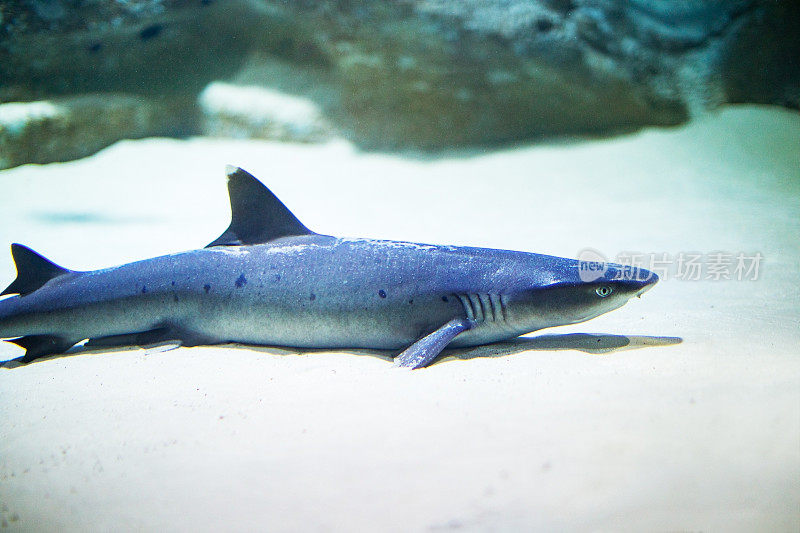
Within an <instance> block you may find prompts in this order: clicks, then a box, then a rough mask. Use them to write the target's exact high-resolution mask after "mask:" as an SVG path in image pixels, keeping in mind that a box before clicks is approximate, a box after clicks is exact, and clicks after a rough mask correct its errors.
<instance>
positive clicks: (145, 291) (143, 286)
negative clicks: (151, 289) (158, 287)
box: [142, 285, 147, 294]
mask: <svg viewBox="0 0 800 533" xmlns="http://www.w3.org/2000/svg"><path fill="white" fill-rule="evenodd" d="M146 293H147V285H142V294H146Z"/></svg>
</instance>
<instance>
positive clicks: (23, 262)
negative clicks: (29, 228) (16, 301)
mask: <svg viewBox="0 0 800 533" xmlns="http://www.w3.org/2000/svg"><path fill="white" fill-rule="evenodd" d="M11 256H12V257H13V258H14V263H15V264H16V266H17V279H15V280H14V281H13V282H12V283H11V285H9V286H8V287H6V289H5V290H4V291H3V292H0V296H3V295H6V294H19V295H20V296H25V295H26V294H30V293H32V292H33V291H35V290H36V289H38V288H40V287H41V286H42V285H44V284H45V283H47V282H48V281H50V280H51V279H53V278H57V277H59V276H63V275H64V274H69V273H70V272H72V271H71V270H67V269H66V268H64V267H60V266H58V265H57V264H55V263H53V262H52V261H50V260H49V259H46V258H44V257H42V256H41V255H39V254H37V253H36V252H34V251H33V250H31V249H30V248H28V247H27V246H23V245H21V244H12V245H11Z"/></svg>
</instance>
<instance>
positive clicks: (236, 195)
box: [206, 165, 314, 248]
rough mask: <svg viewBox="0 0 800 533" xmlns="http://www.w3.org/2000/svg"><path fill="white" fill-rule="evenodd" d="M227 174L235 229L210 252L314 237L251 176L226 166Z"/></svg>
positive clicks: (231, 166) (312, 233) (221, 236)
mask: <svg viewBox="0 0 800 533" xmlns="http://www.w3.org/2000/svg"><path fill="white" fill-rule="evenodd" d="M225 172H226V173H227V174H228V194H229V195H230V199H231V225H230V226H229V227H228V229H227V230H225V233H223V234H222V235H220V236H219V237H218V238H217V239H216V240H215V241H214V242H212V243H211V244H209V245H208V246H206V248H209V247H211V246H240V245H243V244H262V243H265V242H269V241H272V240H275V239H279V238H281V237H291V236H296V235H314V232H313V231H311V230H310V229H308V228H307V227H305V226H304V225H303V224H302V223H301V222H300V221H299V220H297V217H295V216H294V215H293V214H292V212H291V211H289V209H287V208H286V206H285V205H283V202H281V201H280V200H278V198H277V197H276V196H275V195H274V194H272V191H270V190H269V189H268V188H267V187H265V186H264V184H263V183H261V182H260V181H258V180H257V179H256V178H255V177H253V176H252V175H251V174H250V173H249V172H247V171H245V170H242V169H241V168H239V167H235V166H233V165H228V166H226V167H225Z"/></svg>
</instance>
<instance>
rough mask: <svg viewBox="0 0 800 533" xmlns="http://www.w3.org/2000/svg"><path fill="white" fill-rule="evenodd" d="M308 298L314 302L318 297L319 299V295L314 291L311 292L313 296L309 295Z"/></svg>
mask: <svg viewBox="0 0 800 533" xmlns="http://www.w3.org/2000/svg"><path fill="white" fill-rule="evenodd" d="M308 299H309V300H311V301H312V302H313V301H314V300H316V299H317V295H316V294H314V293H313V292H312V293H311V296H309V297H308Z"/></svg>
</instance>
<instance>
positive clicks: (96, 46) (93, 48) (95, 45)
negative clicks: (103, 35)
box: [86, 43, 103, 54]
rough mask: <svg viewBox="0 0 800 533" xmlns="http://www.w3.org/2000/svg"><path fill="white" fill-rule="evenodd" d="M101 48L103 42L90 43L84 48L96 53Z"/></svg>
mask: <svg viewBox="0 0 800 533" xmlns="http://www.w3.org/2000/svg"><path fill="white" fill-rule="evenodd" d="M101 48H103V43H92V44H90V45H89V46H88V47H87V48H86V49H87V50H89V53H92V54H96V53H97V52H99V51H100V49H101Z"/></svg>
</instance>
